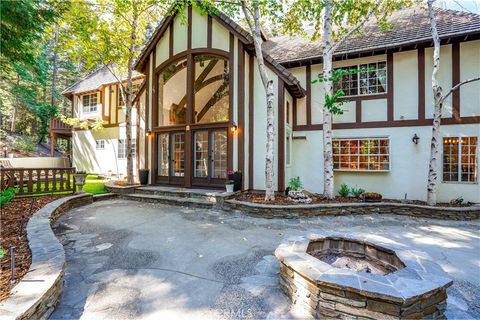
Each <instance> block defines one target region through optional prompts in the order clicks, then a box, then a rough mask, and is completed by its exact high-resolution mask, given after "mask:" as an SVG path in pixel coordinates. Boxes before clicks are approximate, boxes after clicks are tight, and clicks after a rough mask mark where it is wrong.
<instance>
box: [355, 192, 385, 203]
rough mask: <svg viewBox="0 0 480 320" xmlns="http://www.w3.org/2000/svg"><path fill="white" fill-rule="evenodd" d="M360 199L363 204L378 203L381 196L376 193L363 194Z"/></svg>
mask: <svg viewBox="0 0 480 320" xmlns="http://www.w3.org/2000/svg"><path fill="white" fill-rule="evenodd" d="M360 198H361V199H362V200H363V201H365V202H380V201H382V195H381V194H380V193H377V192H364V193H362V195H361V196H360Z"/></svg>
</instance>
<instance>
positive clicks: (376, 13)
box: [284, 0, 410, 199]
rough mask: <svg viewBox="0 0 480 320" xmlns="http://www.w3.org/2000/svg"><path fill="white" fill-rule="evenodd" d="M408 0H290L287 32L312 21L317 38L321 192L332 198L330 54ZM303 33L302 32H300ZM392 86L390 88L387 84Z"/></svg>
mask: <svg viewBox="0 0 480 320" xmlns="http://www.w3.org/2000/svg"><path fill="white" fill-rule="evenodd" d="M409 2H410V1H401V0H338V1H334V0H313V1H304V0H292V1H291V2H290V3H289V6H288V9H287V13H286V15H285V20H284V28H285V31H287V32H288V33H290V34H292V33H297V32H300V33H304V28H305V26H304V23H305V21H313V24H312V25H311V26H312V27H313V28H314V32H313V34H312V35H311V39H312V40H314V41H320V44H321V48H322V62H323V65H322V67H323V71H322V76H321V78H322V81H321V83H322V84H323V89H324V98H325V103H324V104H323V107H322V111H323V130H322V135H323V162H324V167H323V193H324V196H325V197H327V198H329V199H332V198H334V196H335V194H334V185H335V184H334V175H333V148H332V123H333V115H334V114H339V113H341V112H342V110H341V109H339V108H338V105H337V103H336V101H337V99H338V98H339V97H340V95H338V94H337V93H335V92H334V90H333V78H334V77H333V57H334V54H335V52H336V51H337V50H338V48H339V47H340V46H341V45H343V44H344V43H345V42H346V41H347V40H348V38H349V37H350V36H351V35H352V34H354V33H359V32H361V30H362V28H363V27H364V25H365V24H366V23H367V22H369V21H370V20H372V19H373V18H375V19H376V21H377V23H378V24H379V25H380V26H381V27H382V28H383V29H384V30H385V31H387V30H388V24H387V22H386V19H387V17H388V16H389V15H390V14H391V13H392V12H393V11H394V10H397V9H399V8H400V7H401V6H402V5H405V4H407V3H409ZM304 34H305V33H304ZM389 90H392V88H389Z"/></svg>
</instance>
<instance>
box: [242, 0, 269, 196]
mask: <svg viewBox="0 0 480 320" xmlns="http://www.w3.org/2000/svg"><path fill="white" fill-rule="evenodd" d="M253 7H254V13H253V24H252V22H251V20H250V18H249V14H248V9H247V8H246V4H245V2H244V1H242V9H243V13H244V14H245V18H246V20H247V22H248V24H249V27H250V31H251V33H252V36H253V42H254V45H255V55H256V56H257V65H258V70H259V72H260V77H261V79H262V83H263V86H264V88H265V93H266V96H267V142H266V153H265V200H266V201H272V200H275V185H274V180H273V179H274V176H275V170H274V168H275V167H274V164H275V161H274V160H275V159H274V146H275V128H274V117H275V113H274V110H275V108H274V97H275V95H274V92H273V81H272V80H271V79H269V77H268V73H267V68H266V66H265V62H264V59H263V52H262V36H261V32H260V15H259V11H258V0H254V1H253Z"/></svg>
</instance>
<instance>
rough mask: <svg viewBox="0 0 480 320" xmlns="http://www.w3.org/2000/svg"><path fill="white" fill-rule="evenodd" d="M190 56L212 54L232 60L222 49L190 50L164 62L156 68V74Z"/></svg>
mask: <svg viewBox="0 0 480 320" xmlns="http://www.w3.org/2000/svg"><path fill="white" fill-rule="evenodd" d="M190 54H194V55H195V54H211V55H216V56H220V57H223V58H226V59H229V58H230V53H229V52H227V51H223V50H220V49H207V48H195V49H190V50H186V51H183V52H180V53H177V54H176V55H174V56H172V57H171V58H169V59H168V60H167V61H164V62H163V63H161V64H160V65H158V66H157V67H156V68H154V73H155V74H158V73H160V72H162V71H163V69H165V67H168V66H170V65H171V64H172V63H174V62H177V61H179V60H182V59H186V58H187V57H188V55H190Z"/></svg>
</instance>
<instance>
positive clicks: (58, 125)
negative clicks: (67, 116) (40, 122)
mask: <svg viewBox="0 0 480 320" xmlns="http://www.w3.org/2000/svg"><path fill="white" fill-rule="evenodd" d="M50 131H55V132H71V131H72V127H71V126H69V125H68V124H66V123H64V122H63V121H62V120H60V119H58V118H52V119H50Z"/></svg>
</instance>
